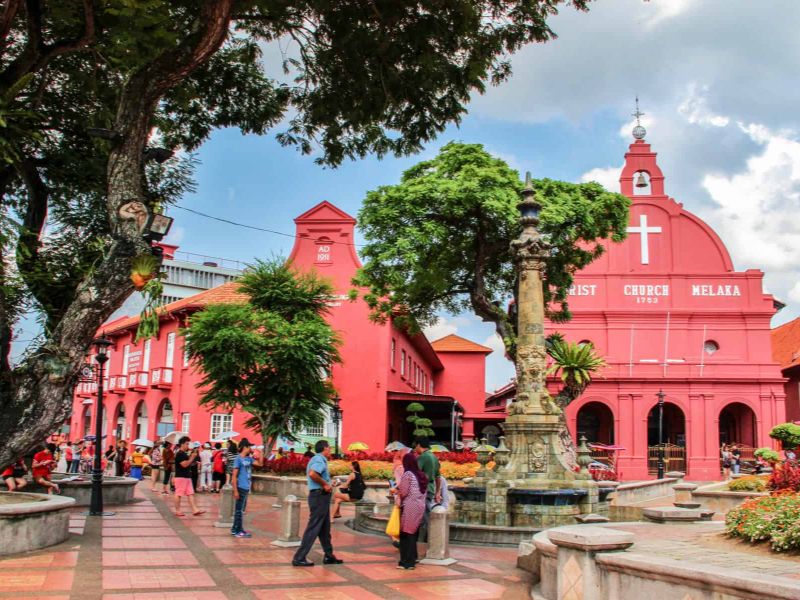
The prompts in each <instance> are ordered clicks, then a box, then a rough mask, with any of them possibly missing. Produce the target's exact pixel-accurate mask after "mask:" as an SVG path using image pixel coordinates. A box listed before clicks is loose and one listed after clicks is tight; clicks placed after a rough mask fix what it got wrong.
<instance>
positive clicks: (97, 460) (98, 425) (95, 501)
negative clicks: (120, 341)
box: [88, 335, 114, 517]
mask: <svg viewBox="0 0 800 600" xmlns="http://www.w3.org/2000/svg"><path fill="white" fill-rule="evenodd" d="M112 344H113V342H112V341H111V340H109V339H108V338H107V337H105V335H103V336H102V337H99V338H97V339H96V340H94V341H93V342H92V345H93V346H94V347H95V350H96V354H95V357H94V359H95V360H96V361H97V407H96V408H95V414H96V415H97V417H96V419H97V420H96V421H95V428H94V466H93V467H92V497H91V501H90V503H89V513H88V514H89V515H90V516H93V517H110V516H112V515H113V514H114V513H113V512H103V463H102V460H101V458H102V456H103V446H102V443H103V442H102V437H103V367H104V366H105V364H106V362H107V361H108V347H109V346H111V345H112Z"/></svg>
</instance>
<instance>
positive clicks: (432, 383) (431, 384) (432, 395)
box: [430, 379, 433, 396]
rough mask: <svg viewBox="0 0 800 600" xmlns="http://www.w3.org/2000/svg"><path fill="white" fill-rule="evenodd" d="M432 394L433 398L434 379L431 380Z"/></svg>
mask: <svg viewBox="0 0 800 600" xmlns="http://www.w3.org/2000/svg"><path fill="white" fill-rule="evenodd" d="M430 394H431V396H433V379H431V391H430Z"/></svg>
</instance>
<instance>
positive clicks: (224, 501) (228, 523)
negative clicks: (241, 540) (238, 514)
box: [214, 483, 236, 528]
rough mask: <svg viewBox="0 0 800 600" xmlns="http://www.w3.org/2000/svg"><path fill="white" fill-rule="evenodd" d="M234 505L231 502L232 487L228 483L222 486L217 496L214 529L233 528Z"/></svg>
mask: <svg viewBox="0 0 800 600" xmlns="http://www.w3.org/2000/svg"><path fill="white" fill-rule="evenodd" d="M234 508H236V503H235V502H234V500H233V487H231V485H230V484H229V483H226V484H225V485H223V486H222V491H221V492H220V494H219V516H218V517H217V522H216V523H214V527H220V528H223V527H233V510H234Z"/></svg>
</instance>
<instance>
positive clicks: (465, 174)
mask: <svg viewBox="0 0 800 600" xmlns="http://www.w3.org/2000/svg"><path fill="white" fill-rule="evenodd" d="M535 187H536V198H537V200H538V201H539V202H540V203H541V205H542V210H541V220H540V230H541V232H542V234H543V235H544V236H545V237H546V239H547V240H548V242H549V243H550V247H551V250H550V253H549V255H548V256H547V259H546V268H545V283H544V286H543V291H544V295H545V300H546V302H547V303H548V306H549V310H548V316H549V317H550V319H552V320H556V321H558V320H564V319H567V318H569V316H570V312H569V305H568V302H567V292H568V290H569V287H570V286H571V285H572V282H573V273H574V272H575V271H576V270H578V269H581V268H583V267H585V266H586V265H588V264H589V263H591V262H592V261H593V260H595V259H596V258H597V257H598V256H600V255H601V254H602V253H603V251H604V250H605V246H604V245H603V244H604V243H605V241H606V240H608V239H610V240H613V241H621V240H622V239H624V237H625V235H626V228H627V224H628V207H629V205H630V200H628V198H626V197H625V196H622V195H621V194H614V193H611V192H607V191H606V190H604V189H603V188H602V187H601V186H600V185H599V184H596V183H582V184H574V183H566V182H560V181H552V180H548V179H541V180H538V181H536V182H535ZM521 188H522V182H521V181H520V179H519V174H518V173H517V172H516V171H514V170H513V169H511V168H510V167H509V166H508V165H507V164H506V163H505V162H504V161H502V160H501V159H499V158H495V157H493V156H491V155H490V154H489V153H488V152H486V151H485V150H484V148H483V146H481V145H480V144H463V143H455V142H452V143H449V144H447V145H445V146H444V147H443V148H442V149H441V150H440V152H439V154H438V155H437V156H436V158H434V159H431V160H426V161H423V162H421V163H419V164H417V165H415V166H413V167H411V168H410V169H408V170H407V171H406V172H405V173H403V176H402V178H401V181H400V183H399V184H397V185H391V186H383V187H380V188H378V189H377V190H374V191H371V192H369V193H368V194H367V197H366V199H365V200H364V205H363V208H362V209H361V211H360V213H359V226H360V227H361V230H362V232H363V234H364V237H365V239H366V240H367V245H366V246H365V247H364V248H363V249H362V252H361V254H362V257H363V259H364V267H363V268H362V269H361V271H360V272H359V274H358V276H357V278H356V280H355V283H356V284H357V285H360V286H362V287H365V288H367V292H366V294H365V296H364V298H365V300H366V302H367V303H368V304H369V306H370V308H371V309H372V315H373V318H375V319H377V320H385V319H386V318H388V317H389V315H391V314H393V313H394V311H395V310H396V309H397V308H398V307H403V308H404V309H405V311H406V312H407V316H406V317H398V318H397V319H396V320H397V321H400V322H402V324H404V325H406V326H408V327H410V328H412V329H413V328H417V327H419V326H424V325H428V324H432V323H433V322H435V320H436V319H437V318H438V313H440V312H441V311H446V312H450V313H458V312H461V311H464V310H471V311H473V312H475V313H476V314H477V315H478V316H480V317H481V318H482V319H484V320H485V321H491V322H493V323H495V327H496V329H497V332H498V334H499V335H500V336H501V337H502V338H503V339H504V341H505V344H506V347H507V348H509V349H510V350H512V353H513V345H514V338H515V327H516V324H515V323H514V319H512V318H511V317H510V316H509V315H508V314H507V312H506V311H505V310H504V309H503V308H502V307H503V306H504V305H506V304H507V303H508V301H509V300H510V299H511V298H513V297H514V296H515V289H516V273H515V270H514V268H513V262H512V255H511V251H510V244H511V241H512V240H513V239H515V238H516V237H517V236H518V235H519V233H520V231H521V229H520V224H519V211H518V209H517V204H518V202H519V200H520V197H519V191H520V189H521Z"/></svg>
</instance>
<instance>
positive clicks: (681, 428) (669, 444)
mask: <svg viewBox="0 0 800 600" xmlns="http://www.w3.org/2000/svg"><path fill="white" fill-rule="evenodd" d="M662 431H663V434H662V442H663V443H664V461H665V463H666V465H665V466H666V470H667V471H683V472H684V473H685V472H686V417H685V416H684V414H683V411H682V410H681V409H680V407H679V406H678V405H677V404H673V403H672V402H665V403H664V420H663V430H662ZM647 446H648V452H647V455H648V460H647V467H648V470H649V471H650V473H651V474H653V475H654V474H655V473H656V472H657V469H658V450H659V449H658V404H656V405H655V406H653V408H651V409H650V412H649V413H648V415H647Z"/></svg>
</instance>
